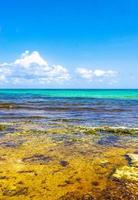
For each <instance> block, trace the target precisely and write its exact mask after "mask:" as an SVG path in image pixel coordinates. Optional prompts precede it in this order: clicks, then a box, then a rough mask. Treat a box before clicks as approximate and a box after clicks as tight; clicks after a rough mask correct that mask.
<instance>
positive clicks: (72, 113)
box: [0, 89, 138, 127]
mask: <svg viewBox="0 0 138 200" xmlns="http://www.w3.org/2000/svg"><path fill="white" fill-rule="evenodd" d="M18 120H32V121H37V122H39V121H40V122H47V123H58V122H62V121H63V122H66V123H73V124H82V125H88V126H106V125H107V126H125V127H138V89H133V90H132V89H116V90H115V89H114V90H112V89H1V90H0V121H18Z"/></svg>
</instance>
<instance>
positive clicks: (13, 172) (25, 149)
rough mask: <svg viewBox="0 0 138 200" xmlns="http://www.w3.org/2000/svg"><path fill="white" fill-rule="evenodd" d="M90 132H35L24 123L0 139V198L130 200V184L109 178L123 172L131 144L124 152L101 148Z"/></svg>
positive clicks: (137, 188) (133, 190)
mask: <svg viewBox="0 0 138 200" xmlns="http://www.w3.org/2000/svg"><path fill="white" fill-rule="evenodd" d="M21 127H22V128H23V127H24V129H23V130H20V129H21ZM19 130H20V131H19ZM87 131H88V132H87ZM87 133H88V134H87ZM95 133H97V132H95V129H94V132H93V129H92V131H91V129H89V128H86V127H79V126H76V127H73V126H67V125H64V126H59V127H58V128H55V127H49V128H47V129H45V127H44V128H42V127H40V129H39V128H38V127H37V124H31V123H28V124H27V123H26V124H22V125H21V126H20V127H17V130H16V132H15V134H7V135H5V136H4V137H2V138H1V142H0V144H1V145H0V199H2V200H17V199H18V200H29V199H34V200H39V199H42V198H43V199H46V200H69V199H71V200H73V199H76V200H79V199H80V200H81V199H82V200H83V199H84V200H85V199H86V198H85V197H88V196H87V195H89V196H91V197H92V198H93V199H97V200H107V199H116V200H120V199H122V200H131V199H132V200H133V199H134V200H136V199H137V193H138V185H137V182H136V180H135V182H133V181H134V180H133V178H131V179H129V181H128V180H127V182H124V179H123V180H122V181H121V180H120V177H116V178H117V179H114V178H113V177H115V176H113V174H114V172H115V170H116V169H118V168H121V167H123V166H128V167H129V164H128V161H127V159H126V158H125V155H127V154H129V155H132V154H134V152H135V151H136V144H135V142H134V144H133V145H132V146H131V145H128V146H127V144H126V147H125V148H123V147H121V146H119V147H117V146H104V145H103V146H102V145H99V144H98V143H97V141H98V138H99V135H98V134H95ZM78 134H82V135H80V136H78ZM60 137H61V139H60V140H59V138H60ZM133 174H134V175H135V171H133ZM131 175H132V174H131ZM121 178H122V177H121ZM120 190H121V191H122V192H121V193H120V192H119V191H120Z"/></svg>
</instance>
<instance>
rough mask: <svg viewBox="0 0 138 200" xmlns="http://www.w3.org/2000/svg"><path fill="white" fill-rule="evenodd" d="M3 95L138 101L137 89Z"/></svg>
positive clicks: (1, 91)
mask: <svg viewBox="0 0 138 200" xmlns="http://www.w3.org/2000/svg"><path fill="white" fill-rule="evenodd" d="M3 95H4V96H5V95H9V96H10V95H17V96H18V95H19V96H20V95H22V96H24V95H32V96H34V95H38V96H45V97H84V98H115V99H138V89H0V96H3Z"/></svg>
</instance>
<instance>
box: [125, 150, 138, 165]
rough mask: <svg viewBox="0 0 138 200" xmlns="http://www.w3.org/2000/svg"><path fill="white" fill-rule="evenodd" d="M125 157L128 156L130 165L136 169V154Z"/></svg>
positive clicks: (137, 162) (137, 161)
mask: <svg viewBox="0 0 138 200" xmlns="http://www.w3.org/2000/svg"><path fill="white" fill-rule="evenodd" d="M126 156H128V158H129V160H130V163H131V165H132V166H133V167H138V154H134V153H131V154H127V155H126Z"/></svg>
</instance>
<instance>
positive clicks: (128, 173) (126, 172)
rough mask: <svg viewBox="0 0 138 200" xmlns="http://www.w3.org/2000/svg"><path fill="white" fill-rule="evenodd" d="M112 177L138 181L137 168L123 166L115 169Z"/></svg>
mask: <svg viewBox="0 0 138 200" xmlns="http://www.w3.org/2000/svg"><path fill="white" fill-rule="evenodd" d="M113 177H115V178H118V179H125V180H129V181H138V168H136V167H129V166H123V167H120V168H118V169H116V171H115V173H114V174H113Z"/></svg>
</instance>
